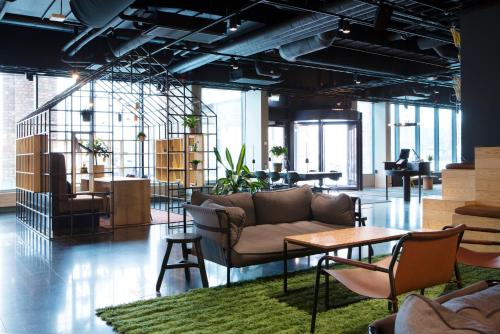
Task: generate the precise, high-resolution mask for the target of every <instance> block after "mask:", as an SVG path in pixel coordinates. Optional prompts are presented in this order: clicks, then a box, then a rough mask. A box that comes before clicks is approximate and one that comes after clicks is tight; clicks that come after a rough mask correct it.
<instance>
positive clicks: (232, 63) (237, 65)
mask: <svg viewBox="0 0 500 334" xmlns="http://www.w3.org/2000/svg"><path fill="white" fill-rule="evenodd" d="M230 64H231V68H232V69H233V70H237V69H239V68H240V64H238V61H237V60H236V59H234V58H231V61H230Z"/></svg>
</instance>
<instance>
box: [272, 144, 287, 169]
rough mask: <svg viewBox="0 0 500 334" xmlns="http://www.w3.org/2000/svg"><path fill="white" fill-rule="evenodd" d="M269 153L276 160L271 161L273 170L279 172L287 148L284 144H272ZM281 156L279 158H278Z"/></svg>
mask: <svg viewBox="0 0 500 334" xmlns="http://www.w3.org/2000/svg"><path fill="white" fill-rule="evenodd" d="M270 152H271V154H272V155H273V156H274V158H275V159H276V160H278V161H275V162H273V170H274V171H275V172H276V173H279V172H281V169H282V168H283V158H284V157H285V156H286V155H287V154H288V149H287V148H286V147H284V146H273V147H271V151H270ZM280 158H281V160H280Z"/></svg>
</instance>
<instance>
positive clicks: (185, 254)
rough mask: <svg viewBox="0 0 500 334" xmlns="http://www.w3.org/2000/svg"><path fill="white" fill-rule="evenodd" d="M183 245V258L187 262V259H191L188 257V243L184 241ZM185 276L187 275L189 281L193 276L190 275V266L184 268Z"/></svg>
mask: <svg viewBox="0 0 500 334" xmlns="http://www.w3.org/2000/svg"><path fill="white" fill-rule="evenodd" d="M181 247H182V259H183V261H184V262H185V263H187V261H189V257H188V254H189V252H188V249H187V245H186V244H185V243H182V244H181ZM184 276H186V280H187V281H189V279H190V278H191V275H189V268H188V267H186V268H184Z"/></svg>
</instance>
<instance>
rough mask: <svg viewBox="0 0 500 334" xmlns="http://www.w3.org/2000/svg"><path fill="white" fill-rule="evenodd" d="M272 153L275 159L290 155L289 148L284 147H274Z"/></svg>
mask: <svg viewBox="0 0 500 334" xmlns="http://www.w3.org/2000/svg"><path fill="white" fill-rule="evenodd" d="M270 152H271V154H272V155H273V156H274V157H275V158H279V157H281V156H285V155H287V154H288V148H286V147H284V146H273V147H271V150H270Z"/></svg>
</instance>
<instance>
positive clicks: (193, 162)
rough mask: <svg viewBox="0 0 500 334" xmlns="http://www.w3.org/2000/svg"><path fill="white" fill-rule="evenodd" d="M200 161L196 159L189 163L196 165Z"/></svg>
mask: <svg viewBox="0 0 500 334" xmlns="http://www.w3.org/2000/svg"><path fill="white" fill-rule="evenodd" d="M201 162H202V161H201V160H197V159H193V160H191V161H190V163H192V164H193V165H197V164H199V163H201Z"/></svg>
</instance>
